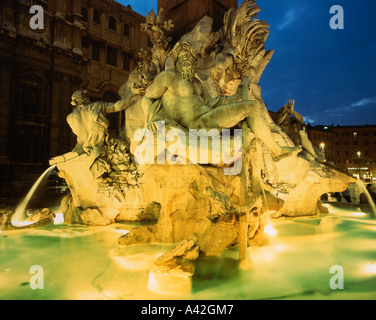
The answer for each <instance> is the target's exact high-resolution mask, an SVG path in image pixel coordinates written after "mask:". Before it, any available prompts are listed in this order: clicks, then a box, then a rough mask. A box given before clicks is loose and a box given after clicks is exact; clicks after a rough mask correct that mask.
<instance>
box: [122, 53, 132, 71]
mask: <svg viewBox="0 0 376 320" xmlns="http://www.w3.org/2000/svg"><path fill="white" fill-rule="evenodd" d="M130 62H131V57H130V54H129V53H127V52H124V54H123V69H124V70H126V71H129V70H130Z"/></svg>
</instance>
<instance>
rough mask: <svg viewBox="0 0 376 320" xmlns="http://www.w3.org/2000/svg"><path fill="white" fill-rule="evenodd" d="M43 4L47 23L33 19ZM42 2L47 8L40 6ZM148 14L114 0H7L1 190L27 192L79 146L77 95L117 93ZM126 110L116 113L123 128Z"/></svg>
mask: <svg viewBox="0 0 376 320" xmlns="http://www.w3.org/2000/svg"><path fill="white" fill-rule="evenodd" d="M36 5H38V6H40V7H41V8H43V15H42V17H43V19H42V21H37V22H38V24H39V25H42V26H43V27H42V28H39V29H35V30H34V29H33V28H32V26H31V19H32V18H33V17H34V16H35V11H32V12H31V8H33V7H34V8H36V7H35V6H36ZM40 7H39V8H40ZM144 21H145V17H143V16H141V15H140V14H138V13H136V12H134V11H133V10H132V9H131V8H130V7H129V6H128V7H125V6H123V5H121V4H119V3H117V2H115V1H113V0H24V1H23V0H2V1H1V2H0V100H1V101H0V102H1V106H2V108H1V109H0V121H1V125H0V181H1V182H0V184H1V185H0V196H1V197H12V196H14V195H20V194H24V193H25V190H27V189H28V188H30V186H31V185H32V183H33V182H34V181H35V180H36V178H37V177H38V176H39V175H40V174H41V173H42V172H43V171H44V170H45V169H46V167H47V166H48V160H49V159H50V158H51V157H53V156H56V155H59V154H62V153H65V152H67V151H69V150H71V149H72V148H73V146H74V144H75V137H74V135H73V134H72V133H71V130H70V128H69V126H68V124H67V123H66V116H67V115H68V114H69V113H70V111H71V108H72V107H71V105H70V97H71V95H72V93H73V92H74V91H76V90H78V89H82V88H86V89H87V90H88V92H89V95H90V96H91V98H92V100H98V99H100V100H104V101H110V102H113V101H116V100H117V99H119V96H118V90H119V89H120V87H121V86H122V85H123V84H124V83H125V82H126V81H127V79H128V76H129V74H130V72H131V71H132V69H133V68H134V66H135V58H136V57H137V54H138V52H139V50H140V48H142V47H146V46H147V34H145V33H144V32H141V30H140V24H141V23H143V22H144ZM123 118H124V117H121V115H116V114H115V115H114V116H112V117H111V118H110V119H109V120H110V123H111V125H110V131H111V133H112V134H114V135H115V134H117V132H118V130H120V129H121V127H122V125H123V123H122V121H124V120H123Z"/></svg>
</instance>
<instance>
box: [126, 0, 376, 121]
mask: <svg viewBox="0 0 376 320" xmlns="http://www.w3.org/2000/svg"><path fill="white" fill-rule="evenodd" d="M119 2H121V3H123V4H125V5H127V4H130V5H131V6H132V9H133V10H135V11H137V12H139V13H140V14H142V15H144V16H146V14H147V13H148V12H149V11H150V10H151V9H152V8H153V9H154V11H155V12H157V0H146V1H145V0H142V1H140V0H130V1H127V0H119ZM241 2H242V1H239V4H240V3H241ZM257 4H258V5H259V6H260V7H261V9H262V12H261V13H260V15H259V18H260V19H261V20H265V21H267V22H268V23H269V24H270V36H269V38H268V40H267V42H266V48H267V49H268V50H269V49H274V50H275V53H274V56H273V58H272V61H271V62H270V64H269V65H268V67H267V69H266V70H265V72H264V74H263V76H262V78H261V83H260V84H261V88H262V94H263V99H264V101H265V103H266V104H267V107H268V109H269V110H273V111H276V110H278V109H279V108H280V107H282V106H283V105H284V104H285V103H286V101H287V100H288V99H295V101H296V105H295V110H296V111H298V112H299V113H301V114H302V115H303V116H304V118H305V121H306V122H307V123H311V124H312V125H320V124H322V125H324V124H325V125H330V124H334V125H365V124H369V125H372V124H373V125H375V124H376V60H375V59H376V1H374V0H359V1H354V0H304V1H302V0H259V1H258V2H257ZM334 5H341V6H342V8H343V10H344V29H343V30H339V29H338V30H332V29H331V28H330V25H329V22H330V19H331V18H332V17H333V16H334V14H331V13H330V12H329V11H330V8H331V7H332V6H334Z"/></svg>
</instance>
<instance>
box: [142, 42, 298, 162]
mask: <svg viewBox="0 0 376 320" xmlns="http://www.w3.org/2000/svg"><path fill="white" fill-rule="evenodd" d="M173 59H174V62H175V69H174V70H166V71H163V72H162V73H160V74H159V75H158V76H157V77H156V78H155V80H154V82H153V84H152V85H151V86H150V87H149V88H148V90H147V92H146V94H145V96H144V98H143V100H142V107H143V109H144V112H145V114H146V115H147V123H146V125H147V127H148V129H150V130H151V131H152V132H153V133H154V134H155V133H156V132H157V120H163V117H167V118H168V119H171V120H173V121H175V122H177V123H178V124H180V125H181V126H183V127H185V128H187V129H207V130H210V129H231V128H234V127H235V126H236V125H237V124H239V123H240V122H241V121H243V120H246V121H247V124H248V126H249V128H250V129H251V130H252V131H253V133H254V134H255V135H256V136H257V137H258V138H259V139H260V140H262V141H263V142H264V144H265V145H266V146H267V147H268V148H269V150H270V151H271V153H272V156H273V159H274V161H278V160H280V159H282V158H284V157H287V156H292V155H295V154H297V153H299V152H300V151H301V150H302V148H301V146H296V147H285V146H280V145H278V144H277V142H276V141H275V140H274V137H273V135H272V132H271V129H270V127H269V124H268V123H267V122H266V120H265V117H263V115H262V114H261V112H260V110H261V106H260V105H259V103H258V102H257V101H255V100H246V101H240V100H241V90H242V85H240V86H239V87H238V90H237V92H236V94H235V95H233V96H225V97H217V98H211V97H210V96H209V94H208V93H207V92H206V90H205V88H204V87H203V85H202V84H201V82H200V80H199V79H198V78H196V77H195V74H196V68H197V52H196V50H195V49H194V48H193V47H192V45H191V44H190V43H188V42H183V43H180V44H178V45H177V46H176V47H175V48H174V51H173ZM159 113H162V114H163V116H162V117H161V116H160V115H159ZM161 118H162V119H161Z"/></svg>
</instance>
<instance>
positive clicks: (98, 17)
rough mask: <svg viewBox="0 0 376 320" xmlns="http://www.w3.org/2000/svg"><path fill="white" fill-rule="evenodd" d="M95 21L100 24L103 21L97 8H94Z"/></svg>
mask: <svg viewBox="0 0 376 320" xmlns="http://www.w3.org/2000/svg"><path fill="white" fill-rule="evenodd" d="M93 21H94V22H95V23H98V24H100V23H101V14H100V12H99V11H98V10H97V9H94V14H93Z"/></svg>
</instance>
